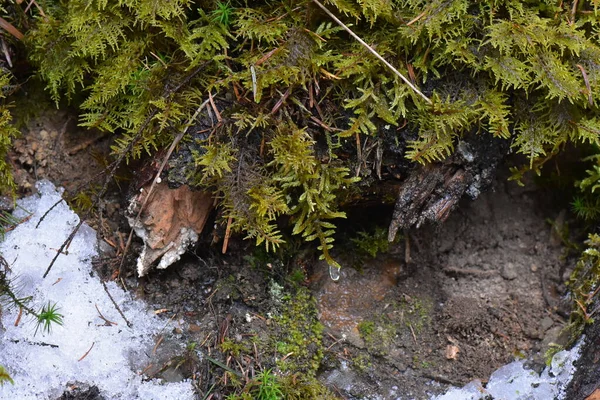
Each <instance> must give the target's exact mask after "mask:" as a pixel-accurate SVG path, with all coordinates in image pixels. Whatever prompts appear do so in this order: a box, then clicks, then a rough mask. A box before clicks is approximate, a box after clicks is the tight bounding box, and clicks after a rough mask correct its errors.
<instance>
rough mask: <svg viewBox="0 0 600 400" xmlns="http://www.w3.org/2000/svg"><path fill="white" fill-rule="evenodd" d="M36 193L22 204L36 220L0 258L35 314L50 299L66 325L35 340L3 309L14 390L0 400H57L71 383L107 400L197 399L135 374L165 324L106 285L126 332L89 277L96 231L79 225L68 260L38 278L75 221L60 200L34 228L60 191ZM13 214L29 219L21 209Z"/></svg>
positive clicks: (4, 355) (31, 327) (2, 392)
mask: <svg viewBox="0 0 600 400" xmlns="http://www.w3.org/2000/svg"><path fill="white" fill-rule="evenodd" d="M37 187H38V190H39V194H38V195H34V196H31V197H28V198H26V199H23V200H21V201H19V205H20V206H21V207H22V208H23V209H25V210H27V211H29V212H31V213H33V215H32V216H31V218H30V219H29V220H28V221H27V222H25V223H22V224H21V225H19V226H18V227H17V228H16V229H15V230H13V231H11V232H9V233H8V234H7V235H6V240H5V241H4V242H2V243H1V244H0V252H1V253H2V255H3V256H4V258H5V259H6V261H7V262H8V263H9V264H10V268H11V270H12V275H11V276H13V277H14V276H16V277H18V279H17V284H18V288H19V295H20V296H23V297H25V296H32V298H33V300H32V304H31V305H33V306H34V307H33V308H36V309H40V308H41V306H42V305H44V304H47V303H48V301H52V302H57V303H58V306H59V307H60V313H61V314H63V315H64V324H63V325H62V326H57V325H54V326H53V329H52V331H51V333H49V334H40V332H38V334H37V335H36V336H34V331H35V323H34V322H32V321H31V320H30V319H28V318H24V320H25V321H21V323H20V324H19V325H18V326H14V325H15V321H16V320H17V314H18V310H4V315H3V316H2V319H1V323H2V325H1V326H0V339H1V341H0V365H4V366H5V367H6V368H7V369H8V371H9V372H10V374H11V375H12V378H13V379H14V381H15V384H14V385H10V384H7V385H4V386H3V387H0V398H2V399H19V400H21V399H22V400H25V399H55V398H57V397H59V396H60V395H61V394H62V393H63V392H64V390H65V389H66V387H67V384H68V383H70V382H71V383H74V382H83V383H88V384H90V385H96V386H97V387H98V388H99V389H100V391H101V394H102V396H103V397H104V398H107V399H127V400H129V399H156V400H158V399H161V400H171V399H173V400H185V399H192V398H194V394H193V389H192V386H191V384H190V383H189V382H179V383H165V384H161V383H160V382H158V381H149V382H145V381H143V380H142V376H141V375H140V374H139V371H140V370H141V369H143V368H144V367H145V365H144V364H143V362H142V361H140V359H141V358H143V354H144V352H146V353H149V352H151V351H152V347H153V346H154V339H155V335H157V334H158V333H159V332H160V330H161V329H162V328H163V327H164V326H165V322H164V321H162V320H160V319H159V318H158V317H156V316H154V315H153V314H152V313H150V312H149V311H148V310H147V308H146V307H145V305H144V304H143V303H142V302H139V301H136V300H133V299H132V298H131V296H129V295H128V294H127V293H125V292H124V291H123V290H121V289H120V288H119V287H118V286H117V285H115V284H114V283H113V282H108V283H107V287H108V290H109V291H110V293H111V295H112V296H113V298H114V300H115V302H116V303H117V304H118V305H119V307H120V308H121V310H122V311H123V313H124V314H125V316H126V317H127V319H128V320H129V321H130V322H131V323H132V326H131V328H130V327H128V326H127V324H126V323H125V321H124V320H123V319H122V318H121V316H120V315H119V313H118V311H117V310H116V309H115V307H114V306H113V304H112V302H111V300H110V299H109V297H108V295H107V294H106V291H105V290H104V288H103V286H102V283H101V282H100V281H99V279H98V278H97V276H96V275H95V273H94V272H93V271H92V265H91V261H92V257H94V256H95V255H96V250H95V246H96V233H95V231H94V230H93V229H91V228H90V227H88V226H87V225H83V226H82V228H81V229H80V231H79V232H78V234H77V235H76V236H75V238H74V240H73V242H72V243H71V245H70V246H69V248H68V254H64V255H61V256H60V257H58V259H57V262H56V263H55V265H54V266H53V268H52V270H51V272H50V274H49V275H48V277H47V278H46V279H42V275H43V274H44V272H45V270H46V268H47V267H48V265H49V264H50V261H51V260H52V258H53V257H54V256H55V255H56V252H57V250H58V248H60V246H61V244H62V243H63V241H64V240H65V239H66V238H67V237H68V236H69V234H70V233H71V231H72V229H73V227H75V226H76V225H77V223H78V221H79V217H78V216H77V215H76V214H75V213H73V212H72V211H71V210H70V209H69V207H68V206H67V205H66V204H65V203H64V202H62V203H60V204H59V205H58V206H56V207H55V208H54V209H53V210H52V211H51V212H50V213H48V215H47V216H46V217H45V218H44V220H43V221H42V222H41V223H40V226H39V228H37V229H36V227H35V226H36V224H38V222H39V221H40V218H41V217H42V215H43V214H44V213H45V212H46V211H48V209H50V207H52V206H53V205H54V204H55V203H56V202H57V201H58V200H60V198H61V192H59V191H57V190H56V188H55V187H54V186H53V185H52V184H51V183H50V182H48V181H42V182H40V183H38V185H37ZM18 216H19V217H23V216H26V214H25V213H24V212H22V211H21V212H20V214H19V215H18ZM96 306H97V307H98V309H99V310H100V311H101V312H102V315H103V316H104V317H105V318H107V319H108V320H110V321H114V322H116V323H117V324H118V325H113V326H107V325H106V324H105V321H103V320H102V319H101V318H100V316H99V314H98V311H97V310H96ZM2 326H3V327H4V330H3V329H2ZM92 346H93V347H92ZM90 348H91V350H90V351H89V353H88V354H87V355H86V356H85V357H83V356H84V355H85V354H86V352H88V350H89V349H90ZM140 355H142V356H140ZM80 359H81V360H80Z"/></svg>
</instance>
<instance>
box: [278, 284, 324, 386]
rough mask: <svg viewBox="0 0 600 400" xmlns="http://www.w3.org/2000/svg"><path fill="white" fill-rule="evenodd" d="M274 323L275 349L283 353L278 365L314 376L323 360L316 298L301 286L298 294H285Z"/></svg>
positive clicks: (321, 326) (321, 329)
mask: <svg viewBox="0 0 600 400" xmlns="http://www.w3.org/2000/svg"><path fill="white" fill-rule="evenodd" d="M275 322H276V324H277V329H278V334H277V336H276V337H277V338H276V340H277V342H276V344H275V348H276V349H277V352H278V353H279V354H280V356H281V359H280V361H278V363H277V366H278V368H279V369H280V370H281V371H284V372H288V371H289V372H292V373H295V372H303V373H304V374H306V375H307V376H313V377H314V376H315V374H316V371H317V370H318V368H319V366H320V364H321V360H322V359H323V342H322V340H323V325H321V323H320V322H319V321H318V319H317V311H316V305H315V300H314V298H313V297H312V296H311V295H310V293H309V291H308V289H305V288H298V289H297V291H296V293H295V294H293V295H288V296H286V297H285V298H284V302H283V306H282V311H281V315H280V316H278V317H276V318H275ZM284 358H285V359H284Z"/></svg>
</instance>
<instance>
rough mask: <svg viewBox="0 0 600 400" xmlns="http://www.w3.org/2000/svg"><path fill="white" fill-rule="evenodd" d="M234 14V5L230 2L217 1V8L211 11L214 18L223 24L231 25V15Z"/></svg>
mask: <svg viewBox="0 0 600 400" xmlns="http://www.w3.org/2000/svg"><path fill="white" fill-rule="evenodd" d="M232 14H233V7H231V4H230V3H229V2H226V3H224V2H221V1H217V8H216V9H215V10H214V11H213V12H212V13H211V15H212V20H213V21H214V22H217V23H219V24H221V25H223V26H229V24H230V23H231V15H232Z"/></svg>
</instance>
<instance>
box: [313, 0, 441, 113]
mask: <svg viewBox="0 0 600 400" xmlns="http://www.w3.org/2000/svg"><path fill="white" fill-rule="evenodd" d="M313 2H314V3H315V4H316V5H318V6H319V7H321V9H322V10H323V11H325V13H326V14H327V15H329V16H330V17H331V19H333V20H334V21H335V22H336V23H337V24H338V25H339V26H341V27H342V28H344V29H345V30H346V32H348V33H349V34H350V36H352V37H353V38H354V39H356V40H357V41H358V43H360V44H362V45H363V46H364V47H365V48H366V49H367V50H369V51H370V52H371V54H373V55H374V56H375V57H377V58H378V59H379V61H381V62H382V63H384V64H385V66H386V67H388V68H389V69H390V70H391V71H392V72H394V73H395V74H396V75H397V76H398V77H399V78H400V79H402V80H403V81H404V83H406V84H407V85H408V87H410V88H411V89H412V90H413V91H414V92H415V93H416V94H418V95H419V96H421V97H422V98H423V99H424V100H425V101H426V102H427V104H432V102H431V99H430V98H429V97H427V96H425V95H424V94H423V93H422V92H421V91H420V90H419V89H417V87H416V86H415V85H413V84H412V82H411V81H410V80H408V79H407V78H406V77H405V76H404V75H402V74H401V73H400V71H398V70H397V69H396V68H395V67H394V66H393V65H392V64H390V63H389V62H387V60H386V59H385V58H383V57H382V56H381V54H379V53H378V52H376V51H375V49H373V48H372V47H371V46H369V45H368V44H367V43H366V42H365V41H364V40H362V39H361V38H360V37H359V36H358V35H357V34H356V33H354V32H353V31H352V30H351V29H350V28H348V26H346V24H344V23H343V22H342V21H340V20H339V18H338V17H336V16H335V15H334V14H333V13H332V12H331V11H329V10H328V9H327V8H326V7H325V6H324V5H323V4H321V2H320V1H319V0H313Z"/></svg>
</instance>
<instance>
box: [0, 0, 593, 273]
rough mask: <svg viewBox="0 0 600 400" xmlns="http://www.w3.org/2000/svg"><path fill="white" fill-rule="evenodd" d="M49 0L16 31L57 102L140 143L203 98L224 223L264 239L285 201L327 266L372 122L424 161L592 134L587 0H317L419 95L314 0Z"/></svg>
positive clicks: (169, 128) (297, 228) (532, 150)
mask: <svg viewBox="0 0 600 400" xmlns="http://www.w3.org/2000/svg"><path fill="white" fill-rule="evenodd" d="M48 4H49V6H48V7H47V9H46V14H47V17H45V18H38V19H37V20H36V21H35V23H32V25H34V26H33V27H32V29H31V30H30V31H29V32H28V34H27V38H26V44H27V46H28V51H29V57H30V60H31V62H32V63H33V64H34V65H35V66H36V67H37V70H38V75H39V76H40V77H41V78H42V79H43V80H44V81H45V82H46V85H47V89H48V91H49V92H50V93H51V95H52V97H53V98H54V100H55V101H57V102H58V101H59V100H60V99H61V98H67V99H70V100H71V101H72V102H73V103H75V104H74V105H75V106H76V107H78V108H79V109H80V110H81V114H80V115H81V121H80V123H81V124H82V125H83V126H87V127H95V128H99V129H102V130H105V131H109V132H114V133H115V135H116V136H115V144H114V147H113V149H114V153H115V155H124V154H126V155H127V157H129V158H131V157H133V158H139V157H142V156H144V155H146V154H151V153H154V152H155V151H156V150H157V149H159V148H162V147H165V146H166V145H167V144H169V143H170V142H171V141H172V138H173V133H174V132H180V131H181V130H182V129H184V127H185V126H186V125H187V124H188V123H192V124H193V123H194V122H195V121H190V117H191V116H192V115H193V114H194V112H195V111H196V110H197V109H198V107H199V105H200V104H203V103H204V102H205V101H206V100H207V99H208V98H209V97H210V98H212V99H213V100H214V101H213V103H215V104H214V106H213V105H212V104H211V105H209V107H210V109H211V111H210V113H211V115H213V116H214V115H216V114H217V113H216V112H215V111H218V114H219V118H218V119H219V122H218V123H217V124H215V126H213V127H212V128H211V129H210V132H208V133H207V137H210V141H209V140H208V139H207V140H206V141H205V142H203V143H201V145H202V146H203V151H202V152H198V153H197V154H195V159H196V165H195V166H194V168H195V169H196V171H194V172H193V173H192V174H191V176H190V179H191V180H192V181H193V182H194V183H196V184H199V185H201V186H203V187H205V188H210V189H212V190H215V192H216V194H217V197H218V198H219V199H220V201H221V210H222V215H223V217H224V218H223V221H231V226H232V227H233V228H234V230H236V231H240V232H244V233H245V234H246V235H247V237H248V238H252V239H254V240H255V241H256V243H257V244H264V245H265V246H266V247H267V248H269V249H270V250H272V249H273V248H274V247H277V246H278V245H280V244H281V243H283V241H284V240H285V239H284V236H283V234H282V233H281V231H280V230H281V228H280V227H279V225H278V218H279V217H280V216H284V215H286V216H288V217H290V219H291V221H290V222H291V225H292V230H293V232H294V233H295V234H297V235H299V236H301V237H302V238H303V239H304V240H306V241H316V243H317V247H318V248H319V249H320V251H321V255H322V257H323V259H325V260H326V261H327V262H328V263H329V264H330V265H332V266H338V264H337V262H336V260H334V259H333V258H332V256H331V255H330V248H331V246H332V242H333V232H334V231H335V220H336V219H337V218H342V217H343V216H344V213H343V212H342V211H340V207H339V205H340V199H342V198H343V197H344V192H345V191H346V190H347V189H348V188H349V187H350V186H355V185H357V179H355V178H354V177H353V176H351V173H350V171H356V165H354V164H356V163H361V164H371V163H375V162H376V155H375V153H376V152H372V154H371V155H367V154H365V155H364V158H365V159H364V160H357V156H358V155H359V151H358V149H356V148H352V146H353V143H355V142H356V139H358V142H360V143H365V141H366V140H367V139H368V140H369V141H371V142H372V143H376V142H377V141H378V140H380V139H381V136H380V129H381V127H382V126H385V125H390V126H394V127H395V128H394V129H397V137H396V138H395V139H398V138H400V139H399V142H402V143H401V144H402V145H405V146H407V151H406V152H405V154H406V157H408V158H409V159H410V160H413V161H415V162H420V163H426V162H430V161H438V160H442V159H444V158H445V157H447V156H448V155H450V154H452V152H453V151H454V147H455V144H456V143H457V141H458V140H460V138H461V137H463V136H465V135H470V134H477V133H486V134H489V135H490V136H494V137H497V138H502V139H504V140H507V141H510V143H511V146H512V148H513V150H514V151H515V152H517V153H521V154H523V155H525V156H526V157H527V158H528V162H527V165H526V166H525V167H524V168H517V169H515V178H516V179H518V178H519V177H520V176H521V175H522V173H524V172H525V171H526V170H528V169H534V170H536V171H537V170H539V168H541V166H542V165H543V164H544V163H545V162H547V161H548V159H550V157H551V156H552V155H554V154H556V153H557V152H558V151H559V150H560V149H562V148H563V147H565V144H567V143H569V142H573V143H582V142H585V143H595V144H598V143H599V140H600V139H599V136H600V135H599V133H600V119H599V118H598V117H599V116H598V108H597V99H598V98H600V85H599V84H598V83H599V82H600V61H598V60H600V46H598V40H599V37H598V31H599V27H600V25H599V24H600V21H599V20H598V19H597V18H595V12H596V11H597V10H596V5H595V2H583V1H582V2H578V3H577V7H576V9H575V10H573V9H572V8H571V5H570V4H569V3H568V2H564V4H563V3H557V4H555V3H552V6H549V4H550V3H549V2H547V1H541V0H539V1H527V2H522V1H521V0H504V1H500V2H499V1H496V0H484V1H477V2H474V1H469V0H455V1H443V0H435V1H425V0H402V1H396V2H389V1H358V2H357V1H346V0H331V1H329V2H327V5H326V6H327V7H328V8H329V10H331V11H332V12H333V13H334V14H336V15H337V16H339V17H340V18H341V19H343V20H345V21H346V22H352V29H353V30H354V31H355V32H356V33H357V34H358V35H359V36H360V37H361V38H363V39H364V41H365V42H367V43H372V44H376V46H375V47H376V49H377V51H378V52H379V53H381V54H382V55H383V56H384V57H385V58H386V59H388V60H390V62H391V63H393V64H394V65H395V66H396V67H397V68H398V69H399V70H400V72H402V73H403V74H405V75H410V78H411V80H413V81H414V83H415V85H417V86H420V87H421V89H422V90H423V91H424V92H425V93H427V96H428V97H429V99H430V101H425V100H424V99H422V98H421V97H420V96H418V95H416V94H415V92H413V91H412V90H411V89H409V88H408V86H407V85H406V84H405V83H404V82H403V81H402V80H401V79H400V78H399V77H398V76H397V75H395V74H393V73H391V72H390V71H389V69H388V68H387V67H386V66H384V65H383V64H382V63H381V62H380V61H379V60H378V59H376V58H375V57H373V56H372V55H371V54H370V53H369V52H368V51H367V50H366V49H365V48H364V47H363V46H362V45H360V44H359V43H357V42H356V41H354V40H348V36H347V34H346V32H345V31H343V30H342V29H341V28H340V27H338V26H337V25H335V24H334V23H333V22H332V20H331V19H330V18H329V17H328V16H327V15H326V14H324V13H322V12H321V11H319V10H318V9H317V8H316V5H315V4H314V2H312V1H310V0H302V1H297V2H294V4H293V6H291V5H290V3H289V2H281V1H280V2H273V1H265V0H261V1H255V2H252V7H249V6H248V4H249V3H248V2H244V1H239V0H231V1H228V2H223V1H208V0H206V1H199V2H191V1H189V0H174V1H169V2H156V1H155V0H136V1H132V0H124V1H121V0H119V1H117V0H102V1H94V2H90V1H88V0H71V1H66V0H56V1H51V2H49V3H48ZM50 5H51V6H50ZM409 21H412V23H410V24H408V22H409ZM409 72H410V73H409ZM209 94H210V95H209ZM230 99H235V102H232V101H231V100H230ZM213 108H214V109H213ZM207 113H208V112H207ZM2 115H5V114H2ZM204 115H205V116H206V115H207V114H204ZM6 118H7V117H6V115H5V117H4V118H2V119H0V128H1V127H2V126H6V124H4V123H3V122H2V121H5V120H6ZM204 120H205V121H209V120H210V118H209V117H206V118H205V119H204ZM3 124H4V125H3ZM11 135H12V134H11V133H10V132H7V133H6V134H5V135H4V136H3V137H4V138H5V139H6V140H5V142H4V143H0V152H1V151H2V148H3V147H2V146H4V148H5V147H6V146H5V144H6V143H7V141H8V142H9V141H10V137H11ZM349 138H351V139H349ZM406 138H410V140H407V139H406ZM7 170H8V169H7V168H6V166H3V165H0V179H2V182H10V176H8V175H7V172H5V171H7ZM363 173H365V174H367V175H369V174H371V175H372V174H374V173H372V172H370V171H366V169H365V168H363ZM192 177H193V178H194V179H192Z"/></svg>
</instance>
